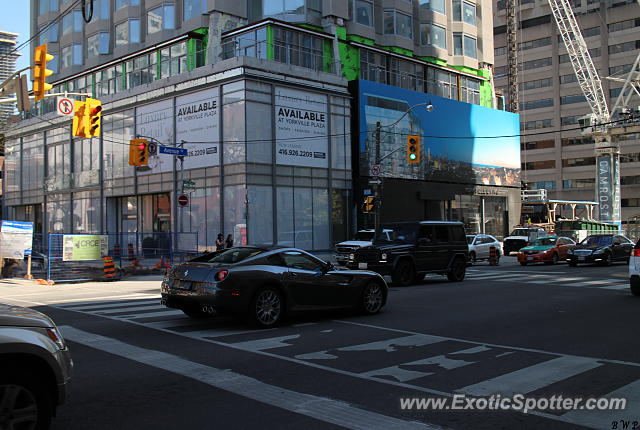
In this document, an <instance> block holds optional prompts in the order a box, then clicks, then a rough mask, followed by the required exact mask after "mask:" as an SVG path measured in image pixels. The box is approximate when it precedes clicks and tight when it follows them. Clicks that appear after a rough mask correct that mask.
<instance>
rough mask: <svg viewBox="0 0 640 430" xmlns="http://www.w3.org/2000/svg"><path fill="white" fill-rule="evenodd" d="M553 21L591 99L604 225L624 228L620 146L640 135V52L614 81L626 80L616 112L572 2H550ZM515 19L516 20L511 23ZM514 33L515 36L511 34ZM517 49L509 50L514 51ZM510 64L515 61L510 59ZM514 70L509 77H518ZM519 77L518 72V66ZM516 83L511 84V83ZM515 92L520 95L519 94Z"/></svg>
mask: <svg viewBox="0 0 640 430" xmlns="http://www.w3.org/2000/svg"><path fill="white" fill-rule="evenodd" d="M548 1H549V5H550V6H551V11H552V13H553V17H554V19H555V21H556V24H557V26H558V30H559V31H560V35H561V37H562V40H563V41H564V44H565V47H566V49H567V54H568V55H569V59H570V60H571V65H572V67H573V71H574V73H575V75H576V78H577V81H578V83H579V85H580V89H581V90H582V93H583V94H584V96H585V99H586V101H587V103H589V107H590V108H591V114H589V115H587V116H586V117H584V118H582V119H581V120H580V125H581V126H582V127H583V133H584V134H588V135H590V136H592V137H593V139H594V142H595V158H596V201H597V202H598V203H599V207H598V210H599V214H600V221H603V222H611V223H617V224H619V223H620V222H621V208H620V146H619V144H618V137H619V136H620V135H623V134H629V133H637V132H639V131H640V126H639V124H640V110H639V108H638V107H637V106H636V107H633V108H630V103H631V99H632V97H633V96H634V95H636V96H639V97H640V54H638V57H637V58H636V61H635V62H634V64H633V67H632V68H631V70H630V71H629V74H628V75H627V77H626V79H621V78H615V77H614V78H609V79H611V80H614V81H618V82H624V86H623V87H622V89H621V91H620V94H619V95H618V98H617V99H616V103H615V105H614V108H613V110H612V111H611V112H610V111H609V108H608V106H607V97H606V95H605V93H604V91H603V89H602V81H601V80H600V76H599V75H598V71H597V69H596V67H595V65H594V63H593V60H592V59H591V56H590V55H589V50H588V48H587V44H586V42H585V41H584V38H583V37H582V33H581V32H580V27H578V23H577V21H576V18H575V16H574V14H573V11H572V9H571V4H570V3H569V0H548ZM506 2H507V41H508V43H509V42H512V43H513V44H515V32H516V31H515V29H516V22H517V21H516V18H515V16H516V15H515V13H513V12H512V13H511V14H510V13H509V5H511V7H515V5H516V0H506ZM509 20H512V22H511V24H510V23H509ZM510 30H511V31H512V32H513V33H514V34H513V35H512V36H510V35H509V31H510ZM511 48H512V47H511V46H509V47H508V49H509V50H511ZM509 61H510V60H509ZM511 69H512V67H511V65H510V66H509V73H510V74H511V73H512V70H511ZM514 70H515V73H516V74H517V68H515V67H514ZM509 82H511V81H509ZM510 91H511V98H512V99H513V98H514V95H515V96H516V100H512V101H511V106H514V105H515V106H517V104H518V100H517V87H516V88H515V90H514V89H512V88H510ZM514 91H515V92H514Z"/></svg>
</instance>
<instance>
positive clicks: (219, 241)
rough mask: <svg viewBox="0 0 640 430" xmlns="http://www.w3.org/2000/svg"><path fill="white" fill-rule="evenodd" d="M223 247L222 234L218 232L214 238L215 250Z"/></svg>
mask: <svg viewBox="0 0 640 430" xmlns="http://www.w3.org/2000/svg"><path fill="white" fill-rule="evenodd" d="M223 249H224V236H223V235H222V233H218V238H217V239H216V251H222V250H223Z"/></svg>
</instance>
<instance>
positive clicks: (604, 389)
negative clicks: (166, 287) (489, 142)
mask: <svg viewBox="0 0 640 430" xmlns="http://www.w3.org/2000/svg"><path fill="white" fill-rule="evenodd" d="M158 288H159V281H158V279H157V278H141V279H138V280H134V281H129V282H115V283H104V284H95V283H94V284H75V285H55V286H51V287H47V286H32V284H28V285H27V284H25V283H24V282H14V283H12V282H11V281H4V282H0V296H1V297H3V301H7V302H13V303H16V304H20V305H27V306H32V307H35V308H36V309H38V310H41V311H43V312H45V313H47V314H48V315H50V316H51V317H52V318H53V319H54V320H55V321H56V323H57V324H58V325H59V326H60V327H61V329H62V332H63V334H64V335H65V337H66V338H67V341H68V343H69V344H70V347H71V349H72V353H73V357H74V361H75V366H76V367H75V375H74V380H73V387H72V392H71V396H70V398H69V401H68V403H67V404H66V405H64V406H63V407H62V408H60V410H59V412H58V416H57V417H56V419H55V420H54V425H53V428H54V429H65V430H71V429H83V430H84V429H114V428H118V429H147V428H153V429H209V428H211V429H213V428H230V429H254V428H265V429H280V428H292V429H298V428H304V429H316V428H317V429H331V428H350V429H367V430H368V429H385V430H386V429H391V428H397V429H404V428H407V429H413V428H416V429H420V428H422V429H429V428H453V429H513V428H519V429H540V428H545V429H572V428H598V429H609V428H623V427H622V425H623V423H622V421H628V422H629V425H630V427H628V428H632V427H631V426H632V425H633V421H638V422H640V348H638V335H637V328H636V325H637V323H636V322H637V321H638V313H639V311H640V298H636V297H633V296H631V294H630V293H629V290H628V278H627V267H626V265H622V264H615V265H612V266H610V267H592V266H579V267H577V268H571V267H568V266H566V265H565V264H560V265H557V266H547V265H535V266H527V267H520V266H519V265H517V264H515V259H514V258H513V257H508V258H504V259H503V261H502V262H501V265H500V266H498V267H490V266H488V265H487V264H486V263H485V264H483V263H480V264H478V265H477V266H474V267H472V268H469V271H468V272H467V279H466V280H465V281H464V282H462V283H450V282H447V281H446V280H444V278H442V277H432V278H431V277H430V278H428V279H426V280H425V281H423V282H422V283H421V284H419V285H415V286H411V287H406V288H401V287H392V288H391V291H390V296H389V301H388V305H387V307H386V308H385V309H384V311H383V312H382V313H380V314H379V315H376V316H372V317H364V316H359V315H355V314H353V313H350V312H341V313H314V314H312V315H309V316H304V317H295V318H293V319H289V320H287V321H286V322H285V323H284V324H283V325H282V326H281V327H279V328H276V329H271V330H254V329H253V328H251V327H249V326H247V325H245V324H244V322H243V321H241V320H237V319H233V318H214V319H211V320H205V321H195V322H194V321H192V320H189V319H188V318H187V317H186V316H184V315H182V314H181V313H180V312H178V311H174V310H170V309H166V308H163V307H162V306H160V305H159V300H158V297H159V294H158ZM455 393H457V394H462V393H464V394H466V395H467V396H489V395H491V394H495V393H498V394H500V395H501V396H502V397H509V396H513V395H515V394H518V393H521V394H524V395H527V396H528V397H532V398H542V397H550V396H552V395H563V396H564V397H579V398H585V399H586V398H589V397H607V398H609V397H622V398H625V399H627V405H626V409H625V410H623V411H587V410H580V409H578V410H560V411H550V410H545V411H543V410H534V411H532V412H529V413H527V414H524V413H522V412H517V411H496V410H492V411H489V410H486V409H485V410H434V409H433V408H430V409H428V410H415V409H414V410H406V409H402V407H401V399H403V398H407V399H410V398H424V399H427V398H430V399H438V398H444V399H451V396H452V395H453V394H455ZM467 398H469V397H467ZM448 405H449V404H448ZM620 420H622V421H620ZM614 421H616V422H617V423H618V424H617V426H614Z"/></svg>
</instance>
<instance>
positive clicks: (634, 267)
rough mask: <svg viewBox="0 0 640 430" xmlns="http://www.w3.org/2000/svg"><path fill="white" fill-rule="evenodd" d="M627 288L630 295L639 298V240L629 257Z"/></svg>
mask: <svg viewBox="0 0 640 430" xmlns="http://www.w3.org/2000/svg"><path fill="white" fill-rule="evenodd" d="M629 286H630V287H631V294H633V295H634V296H640V240H639V241H638V243H636V246H635V247H634V248H633V251H631V257H629Z"/></svg>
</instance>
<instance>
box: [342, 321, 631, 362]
mask: <svg viewBox="0 0 640 430" xmlns="http://www.w3.org/2000/svg"><path fill="white" fill-rule="evenodd" d="M333 321H335V322H338V323H341V324H350V325H356V326H362V327H368V328H374V329H378V330H386V331H392V332H395V333H404V334H410V335H423V336H426V335H424V334H423V333H419V332H415V331H411V330H402V329H398V328H391V327H384V326H379V325H375V324H365V323H359V322H355V321H347V320H333ZM429 336H433V337H438V338H440V339H441V340H443V341H447V340H448V341H454V342H463V343H468V344H472V345H478V346H480V347H483V348H487V347H491V348H503V349H510V350H512V351H522V352H535V353H537V354H547V355H553V356H556V357H575V358H585V359H590V360H594V361H599V362H601V363H612V364H623V365H625V366H633V367H640V363H636V362H633V361H623V360H611V359H608V358H598V357H584V356H580V355H572V354H563V353H560V352H552V351H545V350H542V349H535V348H524V347H521V346H509V345H500V344H497V343H488V342H478V341H475V340H468V339H460V338H457V337H447V336H439V335H429Z"/></svg>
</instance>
